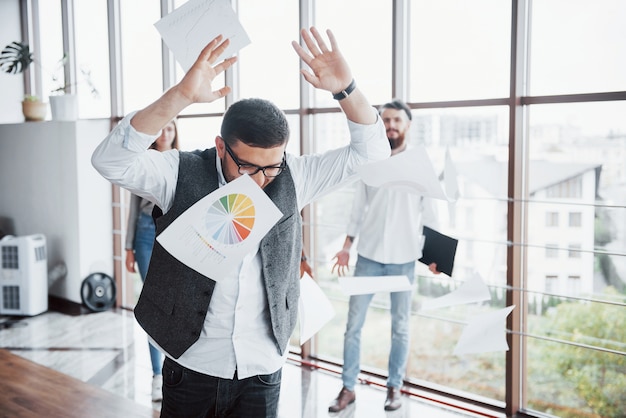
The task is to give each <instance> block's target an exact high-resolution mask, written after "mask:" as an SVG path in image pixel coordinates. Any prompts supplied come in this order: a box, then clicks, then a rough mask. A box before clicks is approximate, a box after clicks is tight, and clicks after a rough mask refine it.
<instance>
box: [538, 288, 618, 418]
mask: <svg viewBox="0 0 626 418" xmlns="http://www.w3.org/2000/svg"><path fill="white" fill-rule="evenodd" d="M606 297H610V298H612V299H613V300H614V301H615V302H619V303H621V304H622V306H614V305H608V304H603V303H588V302H577V301H567V300H564V299H559V298H553V297H550V298H547V297H544V301H543V304H542V309H541V311H540V314H536V315H530V316H529V331H530V332H531V333H532V334H536V335H537V334H538V335H541V336H547V337H548V338H551V339H553V340H545V339H537V338H532V337H527V338H526V345H527V373H528V384H527V386H526V387H527V396H528V402H527V403H528V408H529V409H532V410H535V411H541V412H545V413H549V414H551V415H554V416H559V417H572V418H573V417H619V416H623V413H624V393H625V390H626V353H625V352H624V341H625V340H626V332H625V330H626V315H624V306H623V304H624V303H625V302H626V298H625V297H624V295H623V294H621V295H618V294H617V293H616V292H615V291H612V292H611V293H610V294H607V295H606ZM572 344H580V346H576V345H572ZM589 347H593V348H589ZM604 350H607V351H604Z"/></svg>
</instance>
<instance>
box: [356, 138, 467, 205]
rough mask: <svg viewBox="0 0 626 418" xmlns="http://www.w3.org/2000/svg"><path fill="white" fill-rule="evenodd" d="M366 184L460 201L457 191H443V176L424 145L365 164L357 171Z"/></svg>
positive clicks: (452, 180) (449, 182) (452, 181)
mask: <svg viewBox="0 0 626 418" xmlns="http://www.w3.org/2000/svg"><path fill="white" fill-rule="evenodd" d="M357 173H358V174H359V175H360V176H361V179H362V180H363V182H364V183H365V184H367V185H369V186H373V187H380V186H384V185H386V186H391V187H404V188H408V189H409V190H412V191H414V192H417V193H420V194H422V195H424V196H429V197H432V198H434V199H440V200H447V201H449V202H453V201H455V200H456V197H457V196H456V193H455V191H454V190H452V191H451V192H452V193H454V194H453V195H449V194H447V193H446V191H444V190H443V188H442V187H441V184H440V182H439V177H438V176H437V174H436V173H435V169H434V167H433V165H432V163H431V162H430V158H429V157H428V154H427V153H426V149H425V148H424V147H422V146H419V147H415V148H412V149H408V150H406V151H404V152H400V153H398V154H396V155H394V156H392V157H389V158H387V159H386V160H382V161H377V162H374V163H370V164H365V165H362V166H360V167H358V168H357ZM453 174H454V172H453V171H452V172H451V174H450V175H449V176H448V177H450V179H449V180H448V181H447V183H448V184H450V185H451V186H452V185H454V184H456V183H455V181H456V180H454V179H453V178H452V177H451V176H452V175H453Z"/></svg>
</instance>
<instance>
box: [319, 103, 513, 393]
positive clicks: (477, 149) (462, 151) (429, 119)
mask: <svg viewBox="0 0 626 418" xmlns="http://www.w3.org/2000/svg"><path fill="white" fill-rule="evenodd" d="M341 116H342V115H340V114H325V115H316V116H315V125H314V126H315V131H316V133H318V132H319V133H318V134H317V135H316V138H317V139H318V140H317V141H316V142H315V144H316V145H318V146H320V148H321V149H318V151H324V150H326V149H329V148H331V147H336V146H339V145H342V143H339V141H340V140H339V141H338V140H337V139H336V138H342V135H341V134H340V132H341V128H342V127H343V126H344V125H345V121H344V120H343V119H344V118H342V117H341ZM507 135H508V113H507V108H506V107H485V108H476V109H437V110H414V111H413V121H412V124H411V132H410V139H409V146H410V147H411V146H418V145H424V146H425V147H426V151H427V152H428V154H429V156H430V158H431V160H432V162H433V166H434V167H435V169H436V170H437V172H439V171H440V170H442V169H443V166H444V160H445V154H446V151H449V152H450V154H451V157H452V160H453V161H454V164H455V166H456V168H457V171H458V182H459V191H460V194H461V196H462V198H461V199H459V201H458V202H457V203H456V204H455V205H453V206H451V207H448V205H447V203H446V202H443V201H440V202H439V201H438V205H437V206H438V207H437V209H438V215H439V223H440V229H441V232H443V233H446V234H448V235H451V236H453V237H456V238H458V239H459V244H458V247H457V255H456V260H455V268H454V273H453V278H452V279H450V278H448V277H438V276H433V275H431V274H430V273H429V272H428V271H427V269H426V267H425V266H423V265H421V264H419V263H418V265H417V268H416V274H417V275H418V291H417V292H416V293H415V295H414V301H413V307H414V308H413V312H412V314H413V317H412V328H413V330H412V333H413V338H412V341H413V343H412V346H411V354H410V359H409V366H408V374H407V379H409V380H414V381H417V380H422V381H423V380H428V381H429V382H431V383H436V384H439V385H444V386H448V387H451V388H454V389H455V390H456V391H467V392H468V393H473V394H480V395H481V396H485V397H489V398H492V399H496V400H499V401H503V400H504V389H503V388H504V376H505V355H504V353H502V352H498V353H493V354H492V353H490V354H485V355H480V356H477V357H472V358H468V359H466V360H464V362H458V361H452V359H453V358H455V356H454V355H453V354H452V352H453V349H454V346H455V344H456V342H457V341H458V339H459V337H460V335H461V331H462V330H463V324H464V323H465V322H466V321H467V317H469V316H472V315H478V314H480V313H482V312H484V311H485V310H487V309H499V308H502V307H504V291H503V288H504V285H505V284H506V271H507V269H506V254H507V240H506V236H507V235H506V234H507V217H506V214H507V200H506V195H507V189H506V187H507V164H508V136H507ZM344 137H346V136H345V135H344ZM333 138H335V139H334V140H333ZM346 138H347V137H346ZM325 140H327V141H325ZM353 196H354V184H350V185H347V186H345V187H343V188H342V189H340V190H337V191H335V192H333V193H331V194H329V195H327V196H325V197H323V198H322V199H320V200H319V201H317V202H316V203H314V211H313V220H312V222H313V226H312V228H313V232H314V237H315V238H314V248H315V261H316V265H315V268H316V270H315V277H316V279H317V280H318V282H319V284H320V286H321V287H322V289H324V291H325V292H326V294H327V295H328V296H329V298H330V299H331V300H332V301H333V304H334V307H335V311H336V316H335V317H334V318H333V320H332V321H331V322H330V323H329V324H327V325H326V326H325V327H324V328H323V329H322V330H321V331H320V333H319V334H318V336H317V337H318V339H317V350H318V351H317V352H316V354H317V355H318V356H319V357H321V358H328V359H332V360H335V361H341V359H342V352H343V346H342V344H337V341H343V333H344V331H345V325H346V315H347V311H348V298H347V297H346V296H345V295H344V294H343V293H342V292H341V289H340V288H339V286H338V283H337V276H336V274H333V273H331V268H332V265H333V257H334V255H335V254H336V253H337V252H338V251H339V250H340V249H341V248H342V245H343V242H344V239H345V236H346V229H345V228H346V225H347V223H348V219H349V216H350V209H351V207H352V199H353ZM353 249H354V246H353ZM355 251H356V250H355ZM350 260H351V262H354V261H355V260H356V252H355V253H354V254H351V257H350ZM351 271H354V265H352V266H351ZM476 272H478V273H479V274H480V275H481V276H482V278H483V279H484V281H485V282H487V283H488V284H489V285H490V287H491V288H492V292H493V298H492V304H491V305H485V306H482V307H481V306H470V307H462V308H457V309H449V310H444V311H443V312H438V314H437V315H436V316H432V315H430V316H429V315H425V314H423V313H421V312H418V310H419V306H420V304H421V303H423V301H425V300H427V299H430V298H434V297H437V296H441V295H442V294H444V293H447V292H449V291H451V290H453V289H454V288H455V287H457V286H458V285H460V284H461V283H462V282H463V281H465V280H466V279H468V278H471V277H473V275H474V274H475V273H476ZM389 318H390V313H389V296H388V294H377V295H376V296H375V297H374V300H373V302H372V305H371V307H370V310H369V311H368V316H367V320H366V324H365V327H364V329H363V335H362V339H361V344H362V346H361V367H362V368H363V369H364V370H369V371H375V372H379V373H383V374H386V369H387V360H388V353H389V347H390V341H389V340H388V338H381V336H388V335H390V332H391V331H390V328H389V327H390V320H389ZM485 365H487V366H485ZM485 369H488V370H489V373H487V377H485V376H486V374H485V373H484V370H485ZM442 370H445V372H442ZM475 370H481V373H473V372H472V371H475ZM451 376H453V377H454V378H452V377H451Z"/></svg>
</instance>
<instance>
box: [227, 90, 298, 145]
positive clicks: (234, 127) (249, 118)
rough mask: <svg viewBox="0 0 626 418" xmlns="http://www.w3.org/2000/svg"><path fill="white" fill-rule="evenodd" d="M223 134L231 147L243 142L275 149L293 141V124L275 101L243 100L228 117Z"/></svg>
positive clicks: (230, 111) (229, 111)
mask: <svg viewBox="0 0 626 418" xmlns="http://www.w3.org/2000/svg"><path fill="white" fill-rule="evenodd" d="M220 134H221V136H222V138H223V139H224V141H226V143H227V144H229V145H233V144H234V143H235V142H236V141H237V140H239V141H241V142H243V143H244V144H246V145H250V146H252V147H260V148H273V147H276V146H279V145H282V144H284V143H286V142H287V141H288V140H289V124H288V123H287V118H286V117H285V114H284V113H283V111H282V110H280V109H279V108H278V107H277V106H276V105H275V104H273V103H272V102H270V101H268V100H264V99H256V98H252V99H242V100H239V101H238V102H235V103H233V104H232V105H231V106H230V107H229V108H228V110H227V111H226V113H225V114H224V119H223V120H222V128H221V132H220Z"/></svg>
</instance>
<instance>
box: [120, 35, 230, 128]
mask: <svg viewBox="0 0 626 418" xmlns="http://www.w3.org/2000/svg"><path fill="white" fill-rule="evenodd" d="M228 43H229V41H228V39H226V40H225V41H222V35H219V36H217V37H216V38H215V39H213V40H212V41H211V42H209V43H208V44H207V46H205V47H204V49H202V52H200V55H199V56H198V59H197V60H196V62H194V64H193V65H192V66H191V68H190V69H189V71H187V74H185V76H184V77H183V79H182V80H181V81H180V82H179V83H178V84H176V85H175V86H174V87H172V88H171V89H169V90H168V91H166V92H165V93H164V94H163V95H162V96H161V97H160V98H158V99H157V100H156V101H155V102H153V103H151V104H150V105H148V106H147V107H145V108H143V109H141V110H140V111H138V112H137V113H136V114H135V116H134V117H133V119H132V120H131V124H132V126H133V127H134V128H135V129H137V130H138V131H139V132H144V133H146V134H149V135H156V134H157V133H158V132H159V131H160V130H161V129H162V128H163V127H164V126H165V125H166V124H167V123H168V122H169V121H171V120H172V119H174V118H175V117H176V116H178V114H179V113H180V112H181V111H182V110H183V109H184V108H186V107H187V106H189V105H190V104H193V103H210V102H213V101H215V100H217V99H219V98H220V97H224V96H226V95H227V94H228V93H230V87H228V86H224V87H222V88H221V89H218V90H213V87H212V86H211V83H213V80H215V77H217V76H218V75H219V74H221V73H223V72H224V71H225V70H226V69H227V68H229V67H230V66H231V65H233V64H234V63H235V61H237V58H236V57H231V58H226V59H225V60H224V61H222V62H220V63H219V64H217V65H215V66H213V64H215V62H216V61H217V59H218V57H219V56H220V55H221V54H222V53H223V52H224V50H225V49H226V47H227V46H228Z"/></svg>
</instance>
